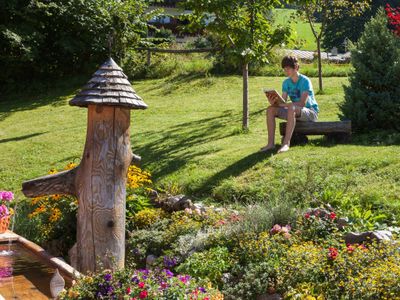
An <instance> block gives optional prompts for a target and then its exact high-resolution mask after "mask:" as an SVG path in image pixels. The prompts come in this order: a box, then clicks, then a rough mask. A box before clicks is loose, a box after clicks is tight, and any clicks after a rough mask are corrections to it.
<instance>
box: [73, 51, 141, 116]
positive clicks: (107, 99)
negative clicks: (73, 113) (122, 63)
mask: <svg viewBox="0 0 400 300" xmlns="http://www.w3.org/2000/svg"><path fill="white" fill-rule="evenodd" d="M69 104H70V105H76V106H83V107H87V106H88V104H102V105H115V106H124V107H129V108H131V109H144V108H147V104H146V103H144V102H143V100H142V98H140V97H139V95H138V94H136V92H135V90H134V89H133V88H132V86H131V84H130V83H129V81H128V77H127V76H126V75H125V74H124V72H123V71H122V69H121V68H120V67H119V66H118V65H117V64H116V63H115V61H114V60H113V59H112V58H111V57H110V58H109V59H107V61H106V62H105V63H104V64H102V65H101V66H100V68H99V69H98V70H97V71H96V72H95V73H94V74H93V77H92V79H90V80H89V82H88V83H87V84H86V85H85V86H84V87H83V88H82V90H81V91H80V92H79V93H78V94H77V95H76V96H75V97H74V98H73V99H72V100H71V101H69Z"/></svg>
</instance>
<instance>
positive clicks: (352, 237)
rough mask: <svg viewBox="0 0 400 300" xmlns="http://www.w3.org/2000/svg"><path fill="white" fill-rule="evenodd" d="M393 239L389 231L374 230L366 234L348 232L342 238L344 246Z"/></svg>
mask: <svg viewBox="0 0 400 300" xmlns="http://www.w3.org/2000/svg"><path fill="white" fill-rule="evenodd" d="M392 239H393V235H392V233H391V232H390V231H389V230H376V231H366V232H348V233H346V235H345V236H344V240H345V242H346V244H362V243H364V242H369V241H372V240H377V241H378V242H381V241H390V240H392Z"/></svg>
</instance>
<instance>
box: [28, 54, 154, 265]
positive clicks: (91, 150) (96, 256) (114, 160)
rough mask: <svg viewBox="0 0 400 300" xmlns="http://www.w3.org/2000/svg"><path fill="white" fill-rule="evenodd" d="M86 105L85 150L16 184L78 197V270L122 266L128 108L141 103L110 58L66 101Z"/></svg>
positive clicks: (33, 192) (32, 193)
mask: <svg viewBox="0 0 400 300" xmlns="http://www.w3.org/2000/svg"><path fill="white" fill-rule="evenodd" d="M70 104H71V105H78V106H85V107H88V122H87V125H88V127H87V134H86V143H85V149H84V152H83V156H82V160H81V162H80V164H79V166H77V167H76V168H74V169H72V170H70V171H65V172H61V173H58V174H54V175H49V176H44V177H41V178H38V179H34V180H30V181H27V182H24V183H23V184H22V191H23V193H24V194H25V195H26V196H28V197H36V196H41V195H49V194H55V193H60V194H71V195H74V196H76V197H77V198H78V204H79V205H78V216H77V222H78V224H77V244H76V247H74V249H76V263H77V268H78V270H79V271H80V272H82V273H87V272H88V271H91V272H96V271H99V270H100V266H99V263H100V264H101V265H102V266H103V267H104V268H108V269H113V270H115V269H119V268H123V267H124V260H125V204H126V180H127V179H126V175H127V171H128V168H129V165H130V164H131V163H135V162H137V160H138V159H140V158H139V157H138V156H136V155H134V154H133V153H132V151H131V146H130V130H129V128H130V109H131V108H146V107H147V106H146V104H145V103H144V102H142V100H141V99H140V97H139V96H137V95H136V93H135V92H134V90H133V89H132V87H131V85H130V83H129V81H128V80H127V79H126V75H125V74H123V73H122V70H121V69H120V68H119V67H118V65H117V64H115V62H114V61H113V60H112V59H110V60H108V61H107V62H106V63H105V64H103V65H102V67H101V68H100V70H99V71H97V72H96V73H95V75H94V77H93V78H92V79H91V80H90V81H89V83H88V85H87V86H86V87H85V88H84V89H83V90H82V91H81V92H80V94H78V95H77V96H76V97H75V98H74V99H73V100H71V101H70Z"/></svg>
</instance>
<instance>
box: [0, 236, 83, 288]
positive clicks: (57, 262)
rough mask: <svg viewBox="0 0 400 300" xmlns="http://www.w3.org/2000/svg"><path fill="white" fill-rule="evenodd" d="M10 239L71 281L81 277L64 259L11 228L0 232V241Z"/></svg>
mask: <svg viewBox="0 0 400 300" xmlns="http://www.w3.org/2000/svg"><path fill="white" fill-rule="evenodd" d="M8 241H11V242H13V243H19V244H20V245H21V246H23V247H24V248H25V249H27V250H28V251H30V252H32V253H33V254H34V255H35V256H37V257H38V258H39V259H40V260H41V261H42V262H44V263H45V264H47V265H49V266H51V267H53V268H55V269H58V270H59V271H60V273H61V275H62V276H63V277H66V279H68V280H70V281H71V282H72V281H73V280H75V279H79V278H80V277H82V274H81V273H80V272H78V271H77V270H75V269H74V268H73V267H71V266H70V265H69V264H67V263H66V262H65V261H63V260H61V259H60V258H57V257H54V256H52V255H50V254H49V253H47V252H46V250H44V249H43V248H42V247H40V246H39V245H37V244H35V243H34V242H31V241H29V240H27V239H26V238H24V237H22V236H20V235H18V234H16V233H15V232H12V231H11V230H7V231H6V232H5V233H1V234H0V242H1V243H4V242H8Z"/></svg>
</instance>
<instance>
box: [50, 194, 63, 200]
mask: <svg viewBox="0 0 400 300" xmlns="http://www.w3.org/2000/svg"><path fill="white" fill-rule="evenodd" d="M51 198H52V199H53V200H60V198H61V195H60V194H54V195H52V196H51Z"/></svg>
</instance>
